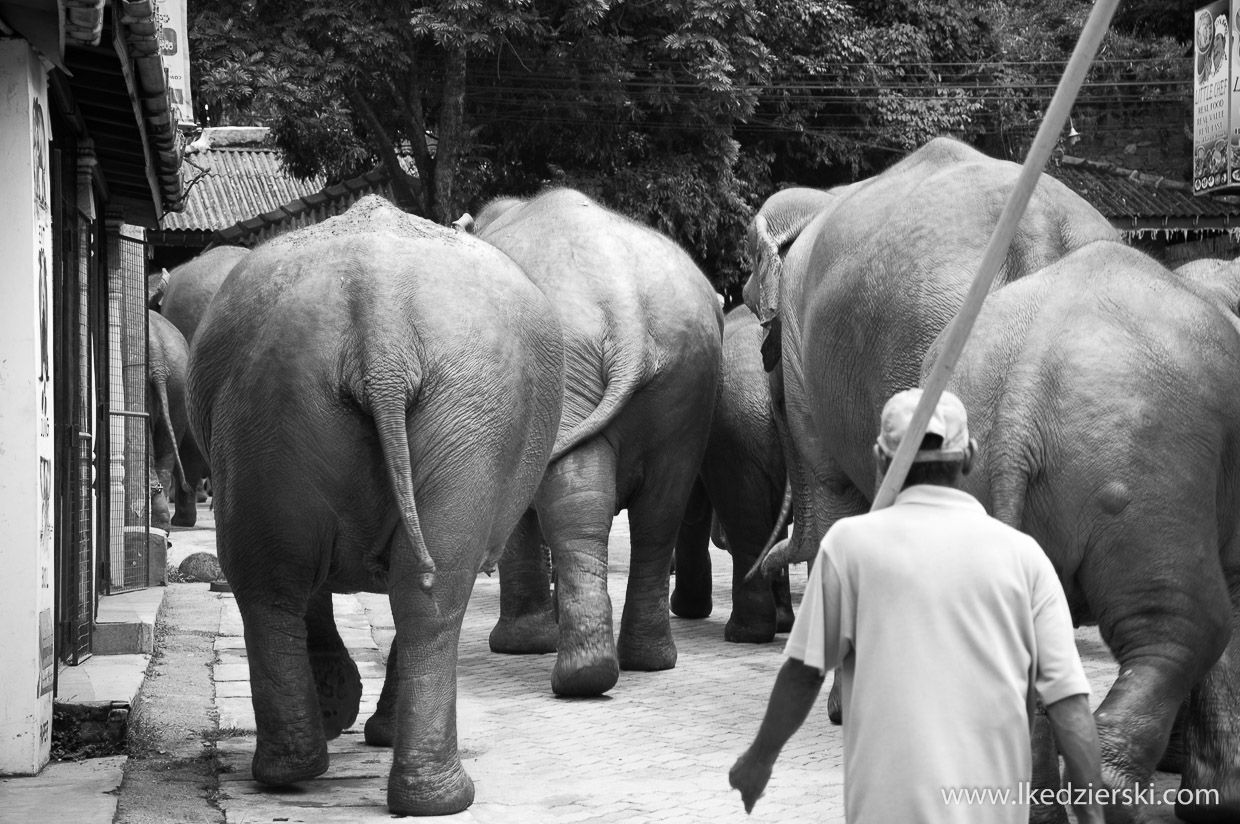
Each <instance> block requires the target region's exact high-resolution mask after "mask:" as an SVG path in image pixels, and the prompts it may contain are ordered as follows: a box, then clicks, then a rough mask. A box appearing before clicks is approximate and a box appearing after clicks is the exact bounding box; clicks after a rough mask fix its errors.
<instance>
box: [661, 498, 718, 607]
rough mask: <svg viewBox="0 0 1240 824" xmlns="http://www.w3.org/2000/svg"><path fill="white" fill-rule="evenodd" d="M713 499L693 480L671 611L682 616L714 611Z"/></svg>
mask: <svg viewBox="0 0 1240 824" xmlns="http://www.w3.org/2000/svg"><path fill="white" fill-rule="evenodd" d="M712 520H713V519H712V518H711V506H710V498H708V497H707V496H706V487H705V486H704V485H703V484H702V482H701V481H700V480H697V481H694V483H693V492H692V493H691V494H690V496H689V504H688V506H686V507H685V516H684V520H683V521H682V522H681V524H680V530H679V532H678V534H677V536H676V573H675V574H676V585H675V587H674V588H673V590H672V601H671V607H672V612H673V613H674V614H675V615H677V616H679V617H681V618H693V619H700V618H708V617H710V614H711V612H712V611H713V610H714V604H713V603H712V598H711V586H712V581H711V564H710V533H711V523H712Z"/></svg>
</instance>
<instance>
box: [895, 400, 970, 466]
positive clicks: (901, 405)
mask: <svg viewBox="0 0 1240 824" xmlns="http://www.w3.org/2000/svg"><path fill="white" fill-rule="evenodd" d="M921 396H922V390H921V389H905V390H904V391H903V392H897V393H896V394H894V395H892V396H891V399H890V400H888V401H887V403H886V405H884V406H883V417H882V421H881V422H880V424H879V430H878V448H879V449H881V450H882V451H883V452H884V453H885V454H887V455H888V456H889V457H890V456H892V455H895V454H896V449H898V448H899V446H900V441H901V440H903V439H904V435H905V434H906V433H907V432H908V428H909V424H910V423H912V422H913V413H914V412H916V411H917V404H919V403H921ZM926 434H927V435H938V436H939V437H940V438H942V439H943V446H942V448H940V449H923V450H921V451H919V452H918V453H917V454H916V456H915V457H914V458H913V460H914V461H959V460H962V459H963V458H964V454H965V449H966V448H967V447H968V445H969V427H968V415H967V414H966V413H965V411H964V404H963V403H961V402H960V398H958V397H956V396H955V395H954V394H952V393H951V392H944V393H943V394H942V395H941V396H939V402H938V404H937V405H936V406H935V407H934V413H933V414H932V415H931V416H930V422H929V423H928V424H927V425H926Z"/></svg>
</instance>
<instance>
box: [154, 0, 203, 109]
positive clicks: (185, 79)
mask: <svg viewBox="0 0 1240 824" xmlns="http://www.w3.org/2000/svg"><path fill="white" fill-rule="evenodd" d="M155 19H156V21H157V22H158V24H159V26H160V30H159V54H160V56H161V57H163V60H164V79H165V80H166V81H167V85H168V96H169V97H170V98H172V107H173V109H175V110H176V114H177V122H178V123H185V124H189V123H193V122H194V104H193V101H192V100H191V99H190V90H189V39H188V37H187V36H186V33H187V28H186V23H187V22H188V15H187V14H186V12H185V0H159V7H158V10H157V12H156V15H155Z"/></svg>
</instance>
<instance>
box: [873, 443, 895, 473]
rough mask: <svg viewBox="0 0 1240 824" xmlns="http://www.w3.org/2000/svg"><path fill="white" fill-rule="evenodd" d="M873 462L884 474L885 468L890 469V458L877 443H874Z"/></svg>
mask: <svg viewBox="0 0 1240 824" xmlns="http://www.w3.org/2000/svg"><path fill="white" fill-rule="evenodd" d="M874 462H875V463H876V464H877V465H878V471H879V472H880V473H881V474H883V475H886V474H887V470H888V469H891V458H890V457H889V456H888V455H887V453H886V452H884V451H883V450H881V449H879V448H878V444H874Z"/></svg>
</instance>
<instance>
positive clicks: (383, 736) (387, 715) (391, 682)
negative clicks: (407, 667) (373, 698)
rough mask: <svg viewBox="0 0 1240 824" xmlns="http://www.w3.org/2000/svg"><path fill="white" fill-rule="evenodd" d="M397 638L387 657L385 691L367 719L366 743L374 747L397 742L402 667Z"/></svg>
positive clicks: (384, 678) (393, 640) (380, 694)
mask: <svg viewBox="0 0 1240 824" xmlns="http://www.w3.org/2000/svg"><path fill="white" fill-rule="evenodd" d="M397 663H398V659H397V653H396V639H395V638H393V639H392V646H391V649H390V650H389V652H388V657H387V672H386V674H385V675H384V677H383V691H382V692H380V693H379V703H378V705H377V706H376V707H375V714H374V715H372V716H370V717H369V718H367V719H366V727H365V736H366V743H367V744H369V745H370V746H372V747H390V746H392V745H393V744H395V743H396V702H397V699H398V697H399V695H400V669H399V667H398V666H397Z"/></svg>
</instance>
